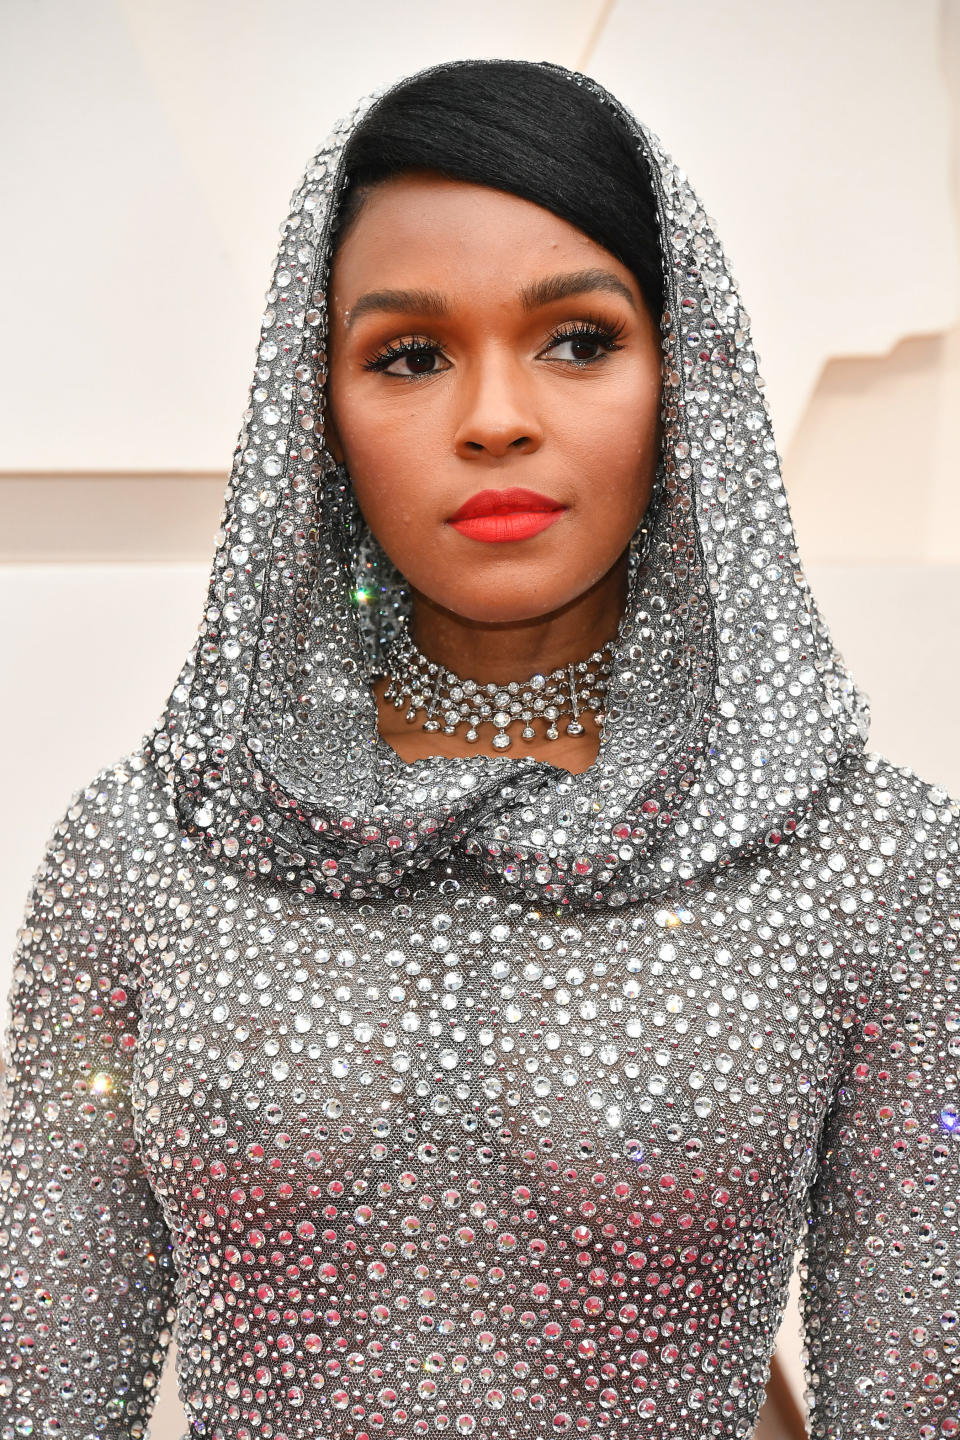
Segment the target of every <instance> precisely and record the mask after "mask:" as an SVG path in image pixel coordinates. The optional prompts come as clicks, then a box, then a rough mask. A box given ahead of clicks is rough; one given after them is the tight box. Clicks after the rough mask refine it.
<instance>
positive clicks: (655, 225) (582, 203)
mask: <svg viewBox="0 0 960 1440" xmlns="http://www.w3.org/2000/svg"><path fill="white" fill-rule="evenodd" d="M344 166H345V170H346V173H347V181H346V186H345V189H344V192H343V195H342V198H341V205H340V211H339V214H338V218H337V223H336V227H335V231H334V244H335V245H337V244H339V243H340V242H341V241H342V240H343V238H344V236H345V234H346V232H347V230H348V229H349V227H350V226H351V224H352V223H353V221H354V220H355V219H356V217H357V215H358V214H359V212H360V210H361V208H362V206H363V202H364V200H365V198H366V196H367V195H368V194H369V192H370V190H371V189H372V188H373V187H374V186H375V185H376V184H377V183H378V182H380V181H383V180H386V179H389V178H390V177H391V176H394V175H397V174H401V173H403V172H404V171H406V170H434V171H438V172H439V173H441V174H443V175H447V176H449V177H450V178H452V179H455V180H465V181H468V182H470V183H472V184H475V185H489V186H490V187H491V188H492V189H494V190H506V191H509V192H510V193H512V194H514V195H519V196H520V197H521V198H522V199H524V200H532V201H533V202H534V204H536V205H542V206H543V207H544V209H546V210H550V211H552V212H553V214H554V215H558V216H559V217H560V219H561V220H566V221H568V222H569V223H570V224H571V225H575V226H576V227H577V228H578V229H579V230H582V231H583V232H584V233H585V234H586V235H589V236H590V238H591V240H594V241H596V242H597V244H599V245H602V246H603V247H604V248H605V249H606V250H609V251H610V253H611V254H612V255H614V256H615V257H616V258H617V259H618V260H619V261H620V262H621V263H622V264H623V265H625V266H626V267H627V269H629V270H632V271H633V274H634V275H635V276H636V279H637V283H638V285H639V287H640V292H641V294H642V295H643V297H644V300H645V301H646V303H647V305H648V307H649V309H650V313H651V315H652V317H653V319H654V320H655V321H659V319H660V314H661V311H662V309H663V271H662V263H661V255H660V226H659V221H658V217H657V209H656V201H655V198H654V192H653V186H652V184H651V180H650V173H649V170H648V168H647V163H646V160H645V158H644V156H643V154H642V152H641V151H640V150H639V149H638V148H637V144H636V141H635V140H634V139H633V138H632V137H631V136H630V135H629V133H628V132H627V130H626V127H625V126H624V124H623V122H622V120H621V119H620V117H619V116H618V114H617V113H616V112H615V111H614V110H613V109H612V108H610V107H608V106H607V105H606V104H605V103H604V102H603V101H602V100H601V99H600V98H599V97H598V96H597V95H596V94H595V93H594V92H593V91H591V90H590V89H589V88H588V87H586V86H583V85H571V84H570V81H569V78H564V77H563V76H562V75H561V74H559V73H554V72H553V71H552V70H551V69H549V68H545V67H544V66H543V65H536V64H533V63H530V62H527V61H522V60H486V61H483V60H481V61H473V62H470V61H467V62H464V63H462V64H458V65H456V66H455V67H453V68H447V69H444V70H441V71H440V72H439V73H435V74H432V73H428V74H425V75H422V76H420V77H417V78H415V79H413V80H412V81H411V82H410V83H409V84H406V85H401V86H399V87H398V88H396V89H394V90H393V91H392V92H391V93H390V94H388V95H387V96H386V97H385V98H384V99H382V100H379V101H378V102H377V103H376V104H375V105H374V106H373V107H372V108H371V110H370V112H369V114H368V115H367V117H366V118H365V119H364V120H362V121H361V122H360V124H359V125H358V126H357V129H356V130H355V131H354V133H353V135H352V136H351V138H350V140H349V141H348V143H347V147H346V151H345V155H344Z"/></svg>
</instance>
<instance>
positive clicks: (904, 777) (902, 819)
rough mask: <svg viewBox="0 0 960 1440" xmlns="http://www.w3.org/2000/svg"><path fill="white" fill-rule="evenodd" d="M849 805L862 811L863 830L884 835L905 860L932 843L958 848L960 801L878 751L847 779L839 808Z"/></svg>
mask: <svg viewBox="0 0 960 1440" xmlns="http://www.w3.org/2000/svg"><path fill="white" fill-rule="evenodd" d="M834 803H835V804H836V802H834ZM848 807H849V813H851V814H854V813H856V812H859V813H860V825H859V826H858V828H861V827H862V829H863V830H864V831H865V832H867V833H871V832H872V833H876V832H878V831H882V832H883V833H884V834H886V835H887V836H888V837H889V838H890V840H891V841H892V842H895V844H896V849H897V852H898V853H899V854H900V855H901V856H902V857H903V858H904V859H905V860H906V859H907V858H908V857H909V856H910V855H911V854H912V853H913V852H914V851H917V850H923V849H924V848H925V847H927V846H929V845H930V844H933V845H938V844H939V845H942V846H947V847H949V845H950V844H956V842H957V838H958V835H960V800H958V799H957V798H955V797H954V796H952V795H951V794H950V793H949V792H948V791H947V790H946V789H945V788H944V787H943V786H942V785H938V784H935V783H933V782H931V781H929V780H925V779H923V777H922V776H920V775H918V774H917V773H916V771H914V770H911V769H910V767H909V766H907V765H895V764H894V763H893V762H892V761H890V760H887V759H886V758H885V757H884V756H883V755H878V754H877V753H876V752H874V751H869V750H868V751H865V752H864V753H863V754H862V755H860V756H859V757H858V758H857V760H856V761H854V762H853V763H852V764H851V765H850V767H849V769H848V770H847V772H846V773H845V775H844V778H843V781H842V784H841V796H840V800H839V808H840V809H841V810H843V811H845V810H847V809H848Z"/></svg>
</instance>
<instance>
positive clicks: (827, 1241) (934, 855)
mask: <svg viewBox="0 0 960 1440" xmlns="http://www.w3.org/2000/svg"><path fill="white" fill-rule="evenodd" d="M920 824H921V826H922V828H921V829H920V830H919V832H918V838H917V842H916V845H915V848H914V849H913V852H912V854H911V856H910V858H909V859H908V861H907V863H906V865H905V866H904V868H903V870H902V872H901V876H900V881H899V884H898V885H897V887H896V892H895V894H894V897H893V905H892V908H891V911H890V920H889V945H888V946H886V947H885V948H884V950H883V952H882V955H881V957H880V961H879V963H878V964H875V968H874V969H873V971H872V972H871V973H870V975H869V980H867V979H866V977H867V971H866V968H865V957H867V956H869V954H870V942H871V936H870V933H869V930H865V932H864V934H863V941H862V946H861V951H860V955H859V956H856V955H851V956H849V957H847V959H846V964H847V966H848V974H849V975H850V976H852V977H855V979H856V980H857V981H858V982H865V983H851V984H850V985H849V986H848V987H847V992H846V993H847V1001H848V1003H847V1006H846V1023H847V1025H848V1026H849V1029H848V1034H847V1039H848V1048H847V1058H846V1062H845V1065H844V1070H843V1073H842V1075H841V1077H840V1084H839V1086H838V1090H837V1095H836V1099H835V1103H834V1105H833V1107H832V1111H831V1114H830V1116H829V1119H828V1123H827V1126H826V1129H825V1133H824V1135H823V1140H822V1145H821V1151H820V1167H819V1172H818V1177H817V1180H816V1183H815V1185H814V1187H813V1190H812V1194H811V1204H810V1210H809V1215H808V1227H807V1232H806V1235H805V1237H804V1241H803V1252H802V1257H801V1268H800V1276H801V1287H802V1288H801V1312H802V1314H803V1318H804V1330H805V1343H806V1351H807V1381H808V1401H809V1404H810V1424H811V1435H812V1436H814V1437H818V1440H822V1437H831V1440H852V1437H855V1436H867V1435H869V1436H877V1435H882V1436H886V1437H889V1440H908V1437H909V1440H943V1437H956V1436H960V1323H958V1311H960V1240H958V1207H960V1118H958V1117H960V1082H958V1070H960V876H958V864H960V862H958V854H960V844H958V835H960V831H958V823H957V816H956V807H955V806H952V805H951V806H948V807H946V809H945V810H939V811H938V810H936V809H935V808H934V807H932V806H928V808H927V809H926V810H925V811H923V812H922V813H921V820H920Z"/></svg>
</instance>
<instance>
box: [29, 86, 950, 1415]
mask: <svg viewBox="0 0 960 1440" xmlns="http://www.w3.org/2000/svg"><path fill="white" fill-rule="evenodd" d="M454 63H456V62H454ZM553 68H554V69H557V70H558V71H559V73H561V74H564V75H568V76H569V80H570V83H571V84H585V85H589V86H591V88H593V89H594V91H595V93H596V94H597V95H598V96H599V97H600V98H601V100H602V101H603V103H605V104H608V105H610V106H611V107H612V108H613V109H614V110H615V111H616V112H617V113H618V114H619V115H620V116H621V117H622V118H623V119H624V120H625V121H626V123H628V124H629V125H630V126H631V127H632V131H633V133H634V134H635V135H636V139H637V144H638V147H639V148H641V149H642V151H643V153H644V155H645V156H646V157H647V159H648V161H649V164H650V167H651V170H652V173H653V179H654V187H655V190H656V193H657V199H658V204H659V206H660V210H661V217H662V240H663V249H664V255H665V273H666V279H667V294H668V306H667V312H666V315H665V318H664V324H663V335H664V375H665V383H664V435H665V440H664V455H663V465H662V467H661V484H660V487H659V491H658V500H657V504H656V507H655V514H654V515H653V516H652V517H651V539H650V544H649V547H648V548H646V549H645V551H644V559H643V562H642V563H641V564H638V565H637V566H635V567H634V571H633V573H634V581H633V585H632V589H631V594H630V599H629V604H628V610H627V614H626V615H625V618H624V623H623V625H622V627H621V632H620V635H619V637H618V648H617V654H616V657H615V663H614V673H613V678H612V681H611V703H610V707H609V714H608V720H607V723H606V727H605V730H604V738H603V743H602V746H601V752H600V756H599V758H598V760H597V763H596V764H595V765H594V766H593V767H591V769H590V770H588V771H586V772H584V773H583V774H582V775H568V774H567V773H566V772H563V771H561V770H559V769H557V768H555V767H553V766H551V765H548V764H545V763H542V762H538V761H534V760H531V759H529V758H506V757H498V758H496V759H487V758H484V757H479V756H477V757H472V758H469V759H441V758H437V757H435V758H432V759H429V760H425V761H420V762H417V763H416V764H414V765H404V764H403V763H402V762H400V761H399V759H398V757H396V756H395V755H394V753H393V752H392V751H391V750H389V748H388V747H387V746H386V745H385V744H384V742H383V741H382V740H381V739H380V738H379V737H378V735H377V733H376V712H375V707H374V705H373V701H372V698H371V695H370V689H369V679H370V676H371V675H372V674H373V673H375V671H376V667H377V663H378V654H379V653H380V652H379V647H380V646H381V645H382V644H383V643H387V642H388V640H389V634H390V628H391V621H394V622H395V619H396V616H397V614H398V613H399V612H400V610H401V609H402V607H403V605H404V604H405V603H406V601H405V593H404V589H403V584H402V580H401V579H400V577H398V576H397V575H396V573H395V572H393V571H391V569H390V567H389V565H388V563H387V562H386V560H385V557H383V556H382V554H380V553H379V552H378V550H377V547H376V545H375V544H374V543H373V542H372V541H371V539H370V537H369V535H367V534H366V533H365V531H364V527H363V525H362V522H361V521H360V519H359V516H358V513H357V511H356V507H355V505H354V503H353V501H352V497H351V493H350V487H349V477H347V476H345V475H344V474H343V472H342V470H339V469H337V468H335V467H333V466H332V465H331V463H330V461H329V457H328V456H327V454H326V452H325V451H324V448H323V438H322V436H323V382H324V379H325V350H324V333H325V293H324V286H325V276H326V267H327V263H328V259H329V254H328V250H329V235H330V229H329V226H330V220H331V215H332V213H333V212H334V210H335V204H334V202H335V198H336V196H337V194H338V189H339V187H340V185H341V184H342V178H343V147H344V144H345V142H346V141H347V140H348V138H349V135H350V133H351V131H352V129H353V127H354V125H355V124H357V123H358V122H359V120H360V119H361V118H362V115H363V113H364V112H365V109H366V107H367V106H369V105H370V104H371V103H375V102H376V98H377V97H376V94H375V95H374V96H372V97H368V98H367V99H366V100H365V101H363V102H361V105H360V106H359V107H358V109H357V111H355V112H354V115H353V116H351V117H350V120H349V121H347V122H345V123H344V124H342V125H341V126H339V127H338V128H337V130H336V131H335V132H334V134H333V136H332V137H331V139H330V141H329V142H328V144H327V146H326V147H325V148H324V149H323V150H322V151H321V152H320V154H319V155H318V156H317V157H316V158H315V159H314V161H313V162H312V163H311V165H310V167H309V169H308V171H307V174H306V176H305V178H304V181H303V184H302V185H301V187H300V188H299V190H298V191H297V192H296V194H295V196H294V201H293V206H292V210H291V215H290V217H289V219H288V221H287V223H286V225H285V227H284V231H283V236H282V242H281V251H280V255H279V258H278V262H277V267H276V271H275V275H274V280H273V284H272V285H271V289H270V291H269V293H268V297H267V306H268V308H267V312H266V314H265V316H264V321H263V330H262V334H261V337H260V344H259V351H258V357H257V368H256V374H255V376H254V381H253V385H252V387H251V393H250V400H249V408H248V410H247V414H246V417H245V421H244V428H243V432H242V434H241V438H240V443H239V445H238V447H237V451H236V455H235V460H234V466H233V473H232V476H231V480H230V484H229V486H228V489H227V494H226V501H225V508H224V514H223V517H222V528H221V531H220V533H219V535H218V546H217V552H216V556H215V559H214V564H213V569H212V573H211V578H210V589H209V594H208V598H207V604H206V606H205V610H204V615H203V619H202V621H201V625H200V630H199V634H198V637H197V641H196V644H195V646H194V648H193V650H192V652H191V654H190V656H189V657H188V659H187V661H186V663H185V665H184V667H183V670H182V672H181V675H180V677H179V680H178V683H177V685H176V687H175V688H174V690H173V692H172V694H171V696H170V699H169V701H168V703H167V706H166V707H165V710H164V713H163V715H162V717H161V719H160V720H159V722H158V724H157V726H156V727H155V729H154V730H152V731H151V732H150V734H148V735H147V736H146V737H144V739H143V740H142V741H141V743H140V744H139V746H138V747H137V748H136V749H135V750H134V751H132V752H131V753H130V754H128V755H127V756H125V757H124V758H123V759H122V760H121V761H120V762H119V763H118V764H116V765H115V766H110V767H108V768H107V769H105V770H104V771H102V772H101V773H99V774H98V775H97V776H96V777H95V778H94V779H93V780H92V782H91V783H90V784H89V785H87V786H85V787H84V788H83V789H82V790H79V791H78V792H77V793H76V794H75V795H74V796H73V798H72V800H71V802H70V804H69V805H68V806H67V808H66V810H65V812H64V814H63V817H62V819H61V821H60V823H59V824H58V825H57V826H56V828H55V829H54V831H53V833H52V835H51V837H50V841H49V844H48V846H47V848H46V852H45V854H44V856H43V858H42V861H41V863H40V866H39V868H38V870H37V872H36V877H35V881H34V884H33V887H32V890H31V893H30V896H29V898H28V903H27V908H26V913H25V917H24V924H23V928H22V930H21V933H20V937H19V943H18V949H17V955H16V968H15V974H14V983H13V990H12V997H11V998H12V1009H11V1016H10V1020H9V1024H8V1028H7V1031H6V1056H7V1070H6V1074H5V1076H4V1082H3V1083H4V1104H3V1117H2V1118H3V1127H2V1152H0V1332H2V1350H0V1440H12V1437H20V1436H31V1437H33V1436H44V1437H55V1436H59V1437H66V1440H92V1437H98V1440H121V1437H137V1436H143V1435H144V1434H145V1433H146V1426H147V1422H148V1418H149V1413H150V1410H151V1407H152V1404H153V1398H154V1395H155V1391H156V1385H157V1380H158V1377H159V1372H160V1368H161V1365H162V1362H163V1358H164V1354H165V1351H166V1348H167V1345H168V1343H169V1341H170V1338H171V1333H172V1329H173V1325H174V1321H175V1320H176V1322H177V1335H178V1347H179V1348H178V1355H179V1386H180V1393H181V1397H182V1400H183V1404H184V1406H185V1409H186V1411H187V1414H188V1416H189V1418H190V1431H189V1434H190V1436H191V1437H199V1436H203V1437H211V1440H380V1437H383V1440H414V1437H424V1440H433V1437H449V1436H456V1437H477V1440H488V1437H489V1440H506V1437H511V1440H514V1437H515V1440H522V1437H527V1436H529V1437H535V1440H541V1437H547V1436H571V1437H572V1436H578V1437H583V1440H603V1437H606V1436H611V1435H613V1434H615V1433H621V1432H622V1431H623V1430H624V1429H626V1430H627V1432H628V1433H629V1434H631V1435H637V1436H641V1435H642V1436H646V1435H650V1436H664V1437H667V1436H669V1437H683V1440H687V1437H694V1436H699V1435H700V1434H705V1435H708V1436H724V1437H726V1436H737V1437H747V1436H749V1435H750V1434H751V1432H752V1429H753V1426H754V1423H755V1421H756V1416H757V1412H758V1409H759V1406H760V1403H761V1401H762V1397H763V1386H764V1382H765V1379H766V1376H767V1372H768V1366H769V1361H770V1356H771V1352H772V1348H773V1345H774V1340H775V1334H776V1330H777V1325H778V1322H779V1319H780V1316H781V1313H782V1309H783V1305H784V1301H785V1298H786V1287H787V1282H788V1278H789V1274H790V1270H791V1266H792V1261H793V1256H794V1253H795V1249H796V1247H797V1245H798V1244H799V1245H801V1246H802V1268H801V1276H802V1283H803V1307H804V1319H805V1327H806V1343H807V1349H808V1378H809V1387H810V1403H811V1425H812V1432H813V1435H814V1436H816V1437H827V1436H829V1437H836V1440H850V1437H855V1436H875V1435H885V1436H889V1437H894V1440H907V1437H910V1440H915V1437H916V1440H934V1437H956V1436H960V1343H958V1342H960V1325H958V1305H960V1268H958V1267H960V1241H958V1216H957V1206H958V1203H960V1113H958V1088H960V1086H958V1069H960V959H958V937H960V884H958V839H960V808H958V806H957V804H956V803H954V802H952V801H950V800H949V799H948V798H947V797H946V796H945V795H944V794H943V793H942V792H941V791H939V790H937V789H934V788H932V787H930V786H927V785H925V784H923V783H922V782H921V781H919V780H918V779H917V778H916V777H915V776H913V775H912V774H911V773H910V772H908V771H903V770H897V769H895V768H893V767H892V766H890V765H889V764H888V763H887V762H885V761H883V760H882V759H879V758H878V757H876V756H873V755H871V754H869V753H868V752H866V751H865V750H864V739H865V735H866V726H867V716H866V707H865V703H864V701H863V698H862V697H861V696H860V695H859V694H858V692H857V690H856V688H855V686H854V685H853V683H852V681H851V679H850V677H849V676H848V675H847V674H846V672H845V670H844V668H843V665H842V662H841V661H840V658H839V656H838V655H837V654H836V652H835V650H834V648H833V647H832V645H831V642H830V638H829V635H828V633H827V631H826V629H825V627H824V625H823V622H822V620H821V618H820V616H819V613H818V611H817V608H816V605H815V603H814V601H813V598H812V596H811V594H810V591H809V589H808V587H807V585H806V582H805V579H804V577H803V571H802V568H801V566H800V562H799V559H798V557H797V555H796V553H795V545H794V539H793V533H792V529H791V525H790V519H789V512H788V509H787V506H786V501H785V498H784V494H783V488H782V484H781V479H780V469H779V461H778V458H777V454H776V449H775V446H774V442H773V437H772V434H771V431H770V424H769V418H768V415H767V412H766V409H765V406H764V404H763V400H762V398H761V394H760V389H759V382H758V380H757V375H756V364H755V357H754V353H753V350H752V346H751V341H750V335H749V327H748V322H747V319H746V316H745V314H744V312H743V310H742V308H741V306H740V301H739V297H738V294H737V291H736V288H735V286H734V284H733V281H732V279H731V277H730V274H729V271H728V269H727V266H726V263H725V260H724V257H723V254H722V251H721V249H720V246H719V244H718V242H717V240H716V238H715V236H714V234H713V231H712V227H711V225H710V222H709V221H708V219H707V217H706V216H705V214H704V212H703V210H702V208H701V206H700V204H699V202H698V201H697V198H696V196H695V195H694V193H693V192H692V190H691V189H690V187H689V185H688V183H687V181H686V178H685V177H684V176H683V175H682V174H681V173H680V172H679V171H677V170H676V168H675V167H674V166H673V165H672V163H671V162H670V161H669V160H668V159H667V157H666V156H665V155H664V154H663V151H662V149H661V148H660V146H659V144H658V142H657V141H656V139H655V138H654V137H653V136H651V135H650V134H649V132H647V131H646V130H644V129H643V128H642V127H641V126H640V125H639V124H638V122H637V121H636V120H635V119H634V118H633V117H632V116H631V115H630V114H629V112H628V111H626V110H624V109H623V108H622V107H621V106H620V105H619V103H618V102H617V101H615V100H614V99H613V97H611V96H609V95H608V94H607V93H606V92H604V91H602V90H601V89H600V87H599V86H596V84H595V82H593V81H590V80H588V79H587V78H586V77H583V76H579V75H575V74H572V73H571V72H567V71H562V70H560V67H553ZM638 183H639V181H638ZM358 592H362V593H364V594H366V595H372V596H373V599H372V601H370V600H368V601H366V602H363V601H361V600H358Z"/></svg>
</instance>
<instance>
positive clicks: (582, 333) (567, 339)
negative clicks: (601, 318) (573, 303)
mask: <svg viewBox="0 0 960 1440" xmlns="http://www.w3.org/2000/svg"><path fill="white" fill-rule="evenodd" d="M622 333H623V326H622V325H619V326H617V328H616V329H610V328H609V327H608V326H606V325H598V324H590V323H581V324H577V325H568V326H567V327H566V328H565V329H563V330H561V331H559V332H558V334H556V335H555V336H554V337H553V339H552V341H551V342H550V344H549V345H548V346H547V350H546V352H545V353H547V354H549V355H551V356H552V358H553V359H554V360H560V361H562V362H563V363H565V364H568V365H579V366H581V367H584V366H587V365H593V364H596V362H597V361H598V360H602V359H604V357H605V356H606V355H607V354H609V353H610V351H612V350H622V349H623V346H622V345H618V344H617V338H618V336H619V335H621V334H622ZM564 346H568V347H569V349H570V352H571V353H570V354H567V355H557V354H555V352H556V351H557V350H562V349H563V347H564ZM598 352H600V353H598Z"/></svg>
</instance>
